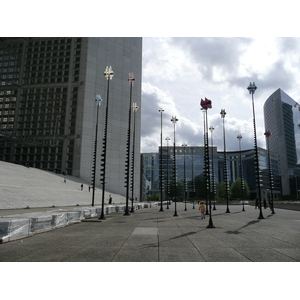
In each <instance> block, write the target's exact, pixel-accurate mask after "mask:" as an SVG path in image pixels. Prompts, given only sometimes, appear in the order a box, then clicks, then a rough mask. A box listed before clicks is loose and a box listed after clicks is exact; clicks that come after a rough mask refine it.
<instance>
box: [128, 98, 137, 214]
mask: <svg viewBox="0 0 300 300" xmlns="http://www.w3.org/2000/svg"><path fill="white" fill-rule="evenodd" d="M138 109H139V107H138V106H137V104H136V103H132V111H133V140H132V163H131V210H130V212H134V208H133V200H134V155H135V152H134V151H135V115H136V112H137V110H138Z"/></svg>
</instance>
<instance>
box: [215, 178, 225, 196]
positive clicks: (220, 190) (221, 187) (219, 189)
mask: <svg viewBox="0 0 300 300" xmlns="http://www.w3.org/2000/svg"><path fill="white" fill-rule="evenodd" d="M216 188H217V195H218V196H219V198H221V199H226V190H225V182H224V181H222V182H218V183H217V187H216Z"/></svg>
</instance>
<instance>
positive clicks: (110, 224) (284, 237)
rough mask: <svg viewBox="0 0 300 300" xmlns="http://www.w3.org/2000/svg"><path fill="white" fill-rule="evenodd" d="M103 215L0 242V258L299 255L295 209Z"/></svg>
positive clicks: (291, 258) (264, 258)
mask: <svg viewBox="0 0 300 300" xmlns="http://www.w3.org/2000/svg"><path fill="white" fill-rule="evenodd" d="M177 207H178V208H177V209H178V217H174V216H173V209H174V205H171V207H170V209H169V210H166V209H164V211H163V212H159V209H160V207H152V208H146V209H140V210H136V211H135V212H134V213H131V214H130V216H124V215H123V212H115V213H111V214H109V215H107V219H106V220H102V221H101V222H93V221H94V220H93V218H92V219H88V220H85V221H84V222H81V223H78V224H73V225H69V226H67V227H62V228H58V229H55V230H53V231H48V232H44V233H40V234H36V235H34V236H32V237H28V238H24V239H22V240H16V241H12V242H8V243H5V244H1V245H0V261H2V262H4V261H13V262H22V261H28V262H29V261H41V262H42V261H57V262H63V261H69V262H79V261H80V262H91V261H94V262H109V261H110V262H251V261H253V262H297V261H300V254H299V253H300V230H299V220H300V212H298V211H288V210H281V209H278V210H277V212H276V214H275V215H271V212H270V211H269V210H265V211H263V213H264V217H265V219H263V220H258V214H259V212H258V210H255V208H254V207H252V206H246V211H245V212H242V211H241V207H240V206H237V205H235V206H234V205H232V206H231V207H230V209H231V213H230V214H227V213H225V209H226V207H225V206H218V207H217V211H212V213H213V214H212V220H213V224H214V226H215V228H207V225H208V221H209V218H208V216H206V219H205V220H201V219H200V213H199V211H198V210H197V209H192V206H191V205H188V211H184V204H182V203H178V205H177Z"/></svg>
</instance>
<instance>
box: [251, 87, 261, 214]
mask: <svg viewBox="0 0 300 300" xmlns="http://www.w3.org/2000/svg"><path fill="white" fill-rule="evenodd" d="M247 89H248V91H249V94H251V95H252V111H253V130H254V151H255V157H254V164H255V173H256V185H257V192H258V199H259V216H258V219H264V216H263V214H262V207H261V189H260V176H259V159H258V149H257V138H256V123H255V110H254V98H253V95H254V93H255V90H256V89H257V87H256V85H255V82H253V83H252V82H250V84H249V86H248V87H247Z"/></svg>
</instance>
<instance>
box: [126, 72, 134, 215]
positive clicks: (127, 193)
mask: <svg viewBox="0 0 300 300" xmlns="http://www.w3.org/2000/svg"><path fill="white" fill-rule="evenodd" d="M128 82H129V86H130V96H129V111H128V130H127V144H126V161H125V187H126V205H125V211H124V216H129V215H130V214H129V210H128V199H129V169H130V155H129V152H130V136H131V132H130V127H131V102H132V87H133V86H134V76H133V73H129V77H128ZM132 207H133V205H132Z"/></svg>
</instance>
